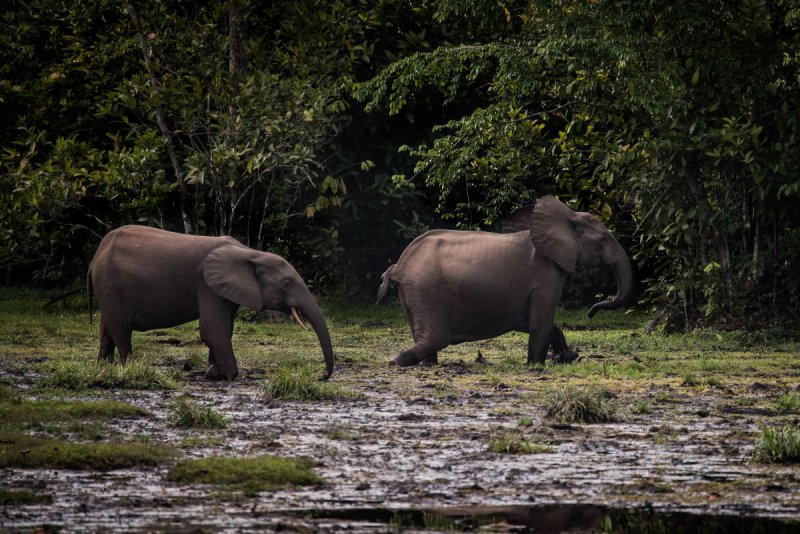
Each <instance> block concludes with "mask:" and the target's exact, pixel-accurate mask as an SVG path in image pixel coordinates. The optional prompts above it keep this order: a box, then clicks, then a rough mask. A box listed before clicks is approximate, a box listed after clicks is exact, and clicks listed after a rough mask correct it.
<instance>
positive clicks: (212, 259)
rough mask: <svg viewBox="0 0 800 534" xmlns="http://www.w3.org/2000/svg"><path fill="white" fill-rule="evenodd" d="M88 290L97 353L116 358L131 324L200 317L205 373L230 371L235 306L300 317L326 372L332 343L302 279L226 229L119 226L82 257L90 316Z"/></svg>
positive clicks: (125, 350) (142, 326)
mask: <svg viewBox="0 0 800 534" xmlns="http://www.w3.org/2000/svg"><path fill="white" fill-rule="evenodd" d="M92 291H94V293H95V295H96V298H97V303H98V305H99V307H100V312H101V315H100V331H99V335H100V352H99V354H98V359H103V358H105V359H108V360H110V361H113V358H114V347H116V348H117V350H118V351H119V356H120V360H121V362H122V364H123V365H124V364H125V362H126V360H127V358H128V356H130V355H131V332H132V331H134V330H135V331H145V330H152V329H155V328H168V327H172V326H176V325H179V324H183V323H186V322H189V321H193V320H195V319H198V318H199V319H200V338H201V339H202V341H203V343H205V344H206V345H207V346H208V369H207V371H206V378H208V379H212V380H217V379H227V380H233V379H234V378H236V376H237V374H238V372H239V371H238V367H237V364H236V358H235V356H234V353H233V346H232V345H231V336H232V335H233V320H234V316H235V314H236V310H237V309H238V308H239V306H245V307H247V308H250V309H252V310H257V311H260V310H274V311H279V312H283V313H287V314H291V316H292V317H293V318H294V319H295V320H296V321H297V322H298V323H299V324H300V325H301V326H303V327H304V328H305V327H306V326H305V323H304V322H303V318H302V317H305V318H306V320H307V321H308V322H309V323H310V324H311V327H312V328H313V329H314V331H315V332H316V334H317V338H318V339H319V343H320V346H321V347H322V354H323V356H324V359H325V375H324V378H328V377H330V376H331V374H332V373H333V360H334V355H333V349H332V347H331V338H330V334H329V333H328V327H327V325H326V324H325V318H324V317H323V316H322V312H321V311H320V308H319V306H318V305H317V303H316V301H315V300H314V297H313V296H312V295H311V292H310V291H309V289H308V287H306V284H305V283H304V282H303V279H302V278H301V277H300V275H299V274H298V273H297V271H296V270H295V269H294V267H292V265H291V264H289V262H287V261H286V260H285V259H283V258H282V257H280V256H278V255H276V254H270V253H268V252H260V251H257V250H253V249H251V248H248V247H246V246H244V245H242V244H241V243H239V242H238V241H236V240H235V239H233V238H232V237H205V236H194V235H184V234H178V233H174V232H167V231H164V230H158V229H156V228H149V227H146V226H136V225H130V226H123V227H121V228H118V229H117V230H113V231H112V232H109V233H108V234H107V235H106V236H105V237H104V238H103V240H102V241H101V243H100V246H99V247H98V248H97V252H95V255H94V258H93V259H92V262H91V264H90V265H89V271H88V273H87V293H88V297H89V317H90V319H91V302H92V301H91V296H92Z"/></svg>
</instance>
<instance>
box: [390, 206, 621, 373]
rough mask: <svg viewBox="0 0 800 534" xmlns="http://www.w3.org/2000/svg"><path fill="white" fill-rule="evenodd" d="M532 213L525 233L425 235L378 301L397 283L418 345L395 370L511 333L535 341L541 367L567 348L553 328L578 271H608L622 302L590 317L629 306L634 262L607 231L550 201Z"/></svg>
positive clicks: (532, 357) (606, 304) (532, 359)
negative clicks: (559, 346) (551, 352)
mask: <svg viewBox="0 0 800 534" xmlns="http://www.w3.org/2000/svg"><path fill="white" fill-rule="evenodd" d="M522 213H523V214H524V213H525V212H522ZM528 213H529V214H530V216H529V217H528V225H529V230H526V231H518V230H519V228H514V227H513V226H514V225H513V221H512V224H511V225H509V224H508V223H507V225H506V227H507V229H506V231H507V232H508V233H501V234H495V233H489V232H463V231H457V230H432V231H429V232H426V233H425V234H423V235H421V236H419V237H418V238H416V239H415V240H414V241H413V242H412V243H411V244H410V245H409V246H408V247H407V248H406V250H405V251H404V252H403V254H402V255H401V256H400V259H399V260H398V262H397V263H396V264H395V265H392V266H390V267H389V268H388V269H387V270H386V272H385V273H383V276H382V283H381V286H380V289H379V290H378V300H379V301H380V300H381V299H382V298H383V296H384V295H385V294H386V290H387V288H388V286H389V282H390V281H394V282H397V284H398V285H399V292H400V302H401V304H402V306H403V308H404V310H405V313H406V318H407V320H408V322H409V325H410V326H411V335H412V337H413V338H414V343H415V344H414V346H413V347H412V348H411V349H409V350H406V351H404V352H402V353H400V354H399V355H398V356H397V357H395V358H394V360H393V362H394V363H396V364H398V365H400V366H408V365H416V364H418V363H420V362H421V361H426V362H431V363H434V362H436V358H437V352H438V351H439V350H441V349H443V348H445V347H447V346H448V345H452V344H456V343H463V342H465V341H475V340H478V339H487V338H491V337H495V336H498V335H500V334H504V333H506V332H509V331H512V330H513V331H518V332H528V334H529V337H528V363H538V362H543V361H544V360H545V357H546V355H547V349H548V346H549V344H550V343H551V342H555V341H556V340H557V339H556V337H557V336H560V340H558V341H560V343H563V335H561V333H560V331H558V329H557V328H556V327H555V326H553V320H554V318H555V310H556V306H557V305H558V303H559V302H560V300H561V289H562V287H563V285H564V280H565V279H566V276H567V273H571V272H573V271H574V270H575V267H576V266H577V265H599V264H604V265H609V266H611V268H612V269H613V270H614V273H615V275H616V279H617V294H616V295H615V296H614V297H611V298H609V299H608V300H604V301H601V302H598V303H596V304H595V305H593V306H592V307H591V308H590V309H589V316H590V317H591V316H593V315H594V314H595V313H596V312H597V311H599V310H603V309H606V310H611V309H616V308H620V307H621V306H623V305H624V304H625V303H626V301H627V300H628V299H629V298H630V296H631V292H632V288H633V276H632V269H631V264H630V260H629V259H628V256H627V255H626V254H625V251H624V250H623V249H622V247H621V246H620V244H619V243H618V242H617V240H616V239H615V238H614V236H613V235H611V233H610V232H609V231H608V230H607V229H606V227H605V225H603V223H602V222H600V221H599V220H598V219H597V218H595V217H594V216H593V215H591V214H589V213H585V212H575V211H573V210H572V209H570V208H569V207H568V206H567V205H566V204H564V203H563V202H560V201H558V200H556V199H555V198H554V197H552V196H550V195H548V196H545V197H542V198H541V199H540V200H539V201H538V202H537V203H536V205H535V207H533V208H532V209H531V210H530V211H529V212H528ZM523 216H524V215H520V214H515V216H514V217H512V219H514V220H516V221H517V222H518V221H519V220H520V219H521V218H522V217H523Z"/></svg>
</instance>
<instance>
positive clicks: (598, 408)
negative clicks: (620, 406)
mask: <svg viewBox="0 0 800 534" xmlns="http://www.w3.org/2000/svg"><path fill="white" fill-rule="evenodd" d="M545 408H546V415H547V417H548V418H550V419H554V420H556V421H561V422H563V423H606V422H608V421H613V420H614V414H615V412H616V406H615V405H614V404H613V403H612V402H611V401H610V400H609V399H608V392H606V391H605V390H603V389H598V388H592V387H573V386H566V387H563V388H557V389H554V390H551V391H550V393H549V394H548V395H547V396H546V397H545Z"/></svg>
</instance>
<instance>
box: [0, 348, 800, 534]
mask: <svg viewBox="0 0 800 534" xmlns="http://www.w3.org/2000/svg"><path fill="white" fill-rule="evenodd" d="M243 371H244V372H243V373H242V374H243V377H242V378H240V379H239V380H237V381H236V382H234V383H230V384H229V383H218V382H208V381H206V380H204V379H203V378H202V376H201V374H200V373H198V372H196V371H186V372H184V374H183V376H184V378H185V386H184V388H183V391H184V392H185V393H188V394H190V395H191V396H193V397H194V398H195V400H196V401H197V402H198V403H200V404H201V405H203V406H212V407H214V408H215V409H216V410H218V411H220V412H222V413H224V414H226V415H227V416H228V418H229V421H230V424H229V426H228V427H227V428H225V429H222V430H215V431H209V430H177V429H175V428H173V427H172V426H171V425H170V423H169V418H168V409H167V406H168V405H169V403H170V402H171V401H172V400H173V399H174V397H175V396H176V395H179V394H182V393H179V392H175V391H168V392H144V391H124V390H123V391H112V392H107V393H104V394H103V395H104V396H105V397H106V398H108V397H112V398H115V399H117V400H122V401H126V402H130V403H132V404H135V405H137V406H140V407H142V408H145V409H146V410H148V411H149V412H150V413H151V414H153V415H152V416H150V417H144V418H136V419H129V420H118V421H115V422H113V423H110V424H109V426H108V431H109V437H115V438H118V439H130V438H131V437H138V439H145V440H149V441H151V442H153V443H164V444H172V445H177V446H178V447H181V448H182V449H183V450H184V451H185V455H186V457H188V458H195V457H204V456H210V455H224V456H240V455H246V456H249V455H260V454H277V455H281V456H292V457H299V456H305V457H310V458H312V459H314V460H315V462H316V464H315V470H316V472H317V473H318V474H320V475H321V476H322V477H323V478H324V479H325V480H326V484H325V485H324V486H322V487H318V488H287V489H285V490H280V491H274V492H264V493H261V494H259V495H257V496H255V497H245V496H242V495H241V494H236V493H227V492H225V491H222V490H220V489H219V488H216V487H211V486H203V485H192V486H187V485H179V484H173V483H168V482H166V481H165V473H166V471H167V470H168V468H169V466H168V465H167V466H163V467H159V468H142V469H132V470H118V471H111V472H104V473H100V472H92V471H85V472H84V471H64V470H49V469H48V470H24V469H6V470H2V471H0V480H1V481H2V486H3V487H4V488H6V489H30V490H33V491H35V492H37V493H42V494H46V495H50V496H51V497H52V502H50V503H47V504H33V505H27V506H5V507H0V530H3V531H10V532H17V531H37V530H42V529H44V530H54V531H65V532H81V531H92V532H96V531H111V530H113V531H133V532H136V531H141V532H152V531H170V532H173V531H174V532H183V531H186V532H198V531H199V532H202V531H250V530H253V531H255V530H267V531H270V530H289V531H297V530H300V531H302V530H308V531H320V530H321V531H340V530H347V531H355V532H376V531H397V530H404V531H415V530H425V531H437V530H452V529H456V530H462V529H466V530H469V529H473V528H478V527H480V528H482V529H489V530H502V531H508V530H512V531H513V530H515V529H516V530H521V531H526V530H536V531H548V528H549V527H547V525H551V524H553V525H555V527H553V530H549V531H554V532H555V531H564V530H570V531H592V530H595V529H597V528H600V526H602V525H606V526H607V525H608V520H607V519H603V518H605V517H607V516H608V514H609V513H610V512H609V511H617V512H619V511H620V510H623V511H625V510H627V511H634V512H640V513H645V514H667V515H661V516H658V517H661V518H662V519H663V518H664V517H671V516H669V514H672V516H675V517H688V518H695V519H692V520H696V518H697V517H699V516H698V514H700V515H702V516H712V517H721V518H726V517H728V518H730V517H737V518H764V519H770V520H776V521H779V522H778V523H775V524H774V525H773V526H775V525H779V526H780V525H784V526H785V525H789V527H787V528H799V529H800V472H799V471H798V469H797V467H796V466H792V465H788V466H781V465H762V464H756V463H753V462H751V461H750V455H751V452H752V449H753V442H754V436H755V435H756V433H757V432H758V431H759V429H760V424H761V420H762V418H763V414H760V413H754V410H747V409H735V407H732V405H731V404H730V402H728V404H725V402H726V401H730V398H729V396H730V395H729V393H727V392H726V391H725V390H724V389H715V388H706V389H704V390H701V391H693V392H692V393H691V394H684V393H682V392H680V391H673V392H672V393H671V395H670V397H669V399H668V400H665V401H664V402H661V403H653V409H652V412H651V413H644V414H637V413H634V412H632V411H626V410H624V409H623V410H622V411H621V413H620V414H619V416H618V420H617V421H616V422H612V423H604V424H565V423H559V422H554V421H550V420H547V419H545V418H544V408H543V407H542V406H541V404H539V403H537V402H535V399H533V400H532V399H531V398H530V391H528V390H526V389H525V388H519V387H515V386H514V385H513V384H512V385H507V384H504V383H502V382H501V383H499V384H491V383H486V382H485V380H484V381H483V382H480V380H482V377H483V376H484V375H485V371H484V370H483V369H481V368H479V367H477V366H472V365H466V364H464V363H463V362H444V363H443V364H442V365H439V366H436V367H434V368H415V369H397V368H386V369H385V370H382V371H381V372H380V373H377V374H376V373H375V372H374V368H372V367H358V366H348V365H347V364H346V363H345V364H344V365H342V366H340V369H339V370H338V372H337V375H336V378H334V381H336V380H341V381H344V382H346V383H347V384H348V386H349V387H350V388H351V390H352V391H354V392H355V393H357V394H358V396H357V398H351V399H339V400H335V401H326V402H289V401H280V402H276V401H266V400H264V397H263V393H262V387H261V384H262V382H263V375H262V374H261V373H260V372H259V371H258V370H256V371H254V372H248V369H246V368H245V369H243ZM27 378H29V379H30V377H27ZM522 378H523V379H524V380H526V381H530V382H536V381H543V380H544V381H546V380H547V379H548V377H547V376H546V373H544V374H543V373H535V372H528V373H525V376H524V377H522ZM464 379H474V380H477V381H478V382H479V383H480V384H481V386H480V387H475V388H471V389H469V388H467V389H465V388H456V387H448V384H450V383H453V382H454V381H456V380H464ZM23 382H24V379H23ZM655 393H656V392H655V391H651V392H649V393H646V394H649V395H650V396H651V397H652V396H653V395H655ZM615 396H616V398H615V399H614V400H615V401H616V402H618V403H619V405H620V406H631V405H633V404H634V402H635V401H636V400H637V399H640V398H641V396H642V393H641V392H637V393H633V392H631V393H630V394H628V393H626V392H624V391H622V392H618V393H616V394H615ZM726 406H727V408H726ZM337 429H338V430H340V432H334V430H337ZM503 429H517V430H518V431H520V432H522V433H523V434H524V435H525V437H526V438H527V439H529V440H530V441H532V442H536V443H541V444H546V445H549V446H550V449H549V452H544V453H540V454H495V453H492V452H489V450H488V440H489V438H490V437H491V436H492V435H494V434H495V433H497V432H500V431H502V430H503ZM545 512H546V513H545ZM543 514H544V515H543ZM587 514H588V515H589V516H590V519H591V520H590V521H588V520H587V521H588V522H587V521H583V520H582V519H581V518H584V516H586V515H587ZM676 514H677V515H676ZM680 514H688V515H685V516H684V515H680ZM515 517H516V518H517V519H514V518H515ZM520 517H523V518H524V520H519V518H520ZM542 517H545V518H546V519H542ZM637 517H639V516H637ZM643 517H650V518H651V519H652V518H653V517H655V516H652V515H650V516H643ZM537 518H538V519H537ZM598 518H599V519H598ZM639 520H640V518H639V519H636V521H639ZM531 521H532V522H533V523H531ZM559 521H560V522H559ZM604 521H605V522H604ZM625 521H628V522H630V519H626V520H625ZM787 521H788V523H785V522H787ZM634 524H636V523H634ZM737 525H738V526H739V527H741V526H742V525H744V523H741V522H740V523H737ZM770 530H772V529H770ZM679 531H680V530H679ZM787 531H788V530H787Z"/></svg>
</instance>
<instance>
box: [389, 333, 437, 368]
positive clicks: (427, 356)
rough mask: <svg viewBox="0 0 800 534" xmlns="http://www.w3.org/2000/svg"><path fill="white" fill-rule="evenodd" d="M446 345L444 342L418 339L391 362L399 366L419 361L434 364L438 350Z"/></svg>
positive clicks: (406, 365)
mask: <svg viewBox="0 0 800 534" xmlns="http://www.w3.org/2000/svg"><path fill="white" fill-rule="evenodd" d="M446 346H447V344H446V343H444V344H442V343H431V342H430V341H426V340H419V341H417V343H416V344H415V345H414V346H413V347H411V348H410V349H408V350H406V351H403V352H401V353H400V354H398V355H397V356H396V357H395V358H394V360H392V362H391V363H392V364H394V365H398V366H400V367H410V366H412V365H417V364H419V363H422V364H424V365H436V364H437V363H439V350H441V349H443V348H445V347H446Z"/></svg>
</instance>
